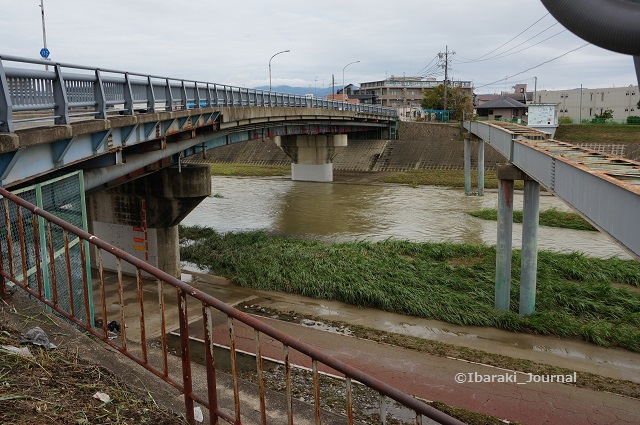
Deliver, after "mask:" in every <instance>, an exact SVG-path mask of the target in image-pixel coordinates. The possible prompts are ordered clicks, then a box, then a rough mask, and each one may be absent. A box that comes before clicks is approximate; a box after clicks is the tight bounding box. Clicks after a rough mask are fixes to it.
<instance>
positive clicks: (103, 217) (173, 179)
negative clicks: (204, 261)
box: [87, 165, 211, 277]
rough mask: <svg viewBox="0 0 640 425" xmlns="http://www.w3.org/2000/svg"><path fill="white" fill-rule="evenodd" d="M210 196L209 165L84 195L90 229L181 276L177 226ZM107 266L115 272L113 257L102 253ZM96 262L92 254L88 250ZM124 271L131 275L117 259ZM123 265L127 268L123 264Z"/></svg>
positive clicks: (167, 170)
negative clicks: (85, 196)
mask: <svg viewBox="0 0 640 425" xmlns="http://www.w3.org/2000/svg"><path fill="white" fill-rule="evenodd" d="M210 194H211V174H210V171H209V167H208V166H193V165H189V166H182V167H181V169H180V170H179V169H178V167H170V168H165V169H162V170H160V171H158V172H156V173H153V174H150V175H147V176H144V177H141V178H139V179H136V180H132V181H129V182H126V183H123V184H121V185H119V186H115V187H113V188H111V189H107V190H103V191H99V192H94V193H91V194H89V196H88V197H87V210H88V211H87V212H88V217H89V231H90V233H92V234H94V235H96V236H97V237H98V238H100V239H102V240H104V241H105V242H108V243H110V244H112V245H115V246H117V247H118V248H120V249H122V250H124V251H126V252H128V253H130V254H132V255H133V256H135V257H137V258H140V259H141V260H144V261H146V262H148V263H149V264H151V265H153V266H155V267H157V268H159V269H161V270H163V271H165V272H167V273H169V274H170V275H173V276H176V277H180V252H179V243H178V224H179V223H180V221H182V219H183V218H184V217H185V216H186V215H187V214H188V213H190V212H191V210H193V209H194V208H195V207H196V206H197V205H198V204H199V203H200V202H201V201H202V200H203V199H204V198H206V197H207V196H209V195H210ZM102 256H103V264H104V268H105V269H106V270H114V271H115V270H116V267H117V265H116V259H115V257H113V256H112V255H110V254H108V253H104V252H103V253H102ZM91 257H92V263H93V265H94V266H95V264H96V263H95V258H96V256H95V252H92V255H91ZM122 266H123V272H124V273H128V274H134V273H135V272H136V270H135V268H133V266H130V265H129V264H128V263H124V262H123V263H122ZM127 267H128V268H127Z"/></svg>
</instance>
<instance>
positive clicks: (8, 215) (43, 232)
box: [0, 171, 93, 320]
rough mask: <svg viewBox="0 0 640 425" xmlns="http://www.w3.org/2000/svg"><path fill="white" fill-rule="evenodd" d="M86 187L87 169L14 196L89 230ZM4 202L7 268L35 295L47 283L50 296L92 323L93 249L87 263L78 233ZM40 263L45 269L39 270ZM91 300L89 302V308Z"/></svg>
mask: <svg viewBox="0 0 640 425" xmlns="http://www.w3.org/2000/svg"><path fill="white" fill-rule="evenodd" d="M83 183H84V182H83V177H82V171H77V172H74V173H71V174H68V175H65V176H62V177H59V178H56V179H53V180H49V181H47V182H44V183H38V184H36V185H34V186H30V187H27V188H24V189H19V190H16V191H15V192H13V193H14V194H16V195H18V196H20V197H21V198H23V199H24V200H26V201H28V202H30V203H32V204H34V205H37V206H38V207H39V208H42V209H43V210H45V211H48V212H49V213H51V214H53V215H55V216H57V217H59V218H61V219H62V220H64V221H66V222H68V223H70V224H73V225H74V226H76V227H79V228H81V229H83V230H85V231H86V230H87V217H86V209H85V199H84V184H83ZM3 201H4V202H1V203H0V214H1V215H0V249H2V252H3V255H2V262H3V267H4V269H5V270H6V271H8V272H9V273H10V274H11V275H13V276H16V278H17V279H18V280H20V281H21V282H25V283H28V285H29V287H30V288H32V289H33V290H35V291H38V290H39V287H40V286H39V285H42V292H43V294H44V296H45V297H46V298H47V299H48V300H51V301H52V302H54V303H56V304H57V305H58V306H59V307H60V308H62V309H63V310H64V311H66V312H68V313H72V312H73V313H74V314H75V316H76V317H78V318H80V319H81V320H91V318H92V317H93V302H92V294H91V269H90V265H89V257H88V252H89V251H88V248H87V249H86V250H85V253H87V255H86V257H85V261H84V263H83V261H82V258H81V254H80V243H81V242H80V239H79V238H78V237H77V236H76V235H74V234H72V233H66V232H64V231H63V229H61V228H59V227H58V226H55V225H49V224H48V223H47V222H46V221H45V220H44V219H42V218H41V217H38V216H35V217H34V215H33V214H32V213H31V212H30V211H28V210H26V209H24V208H18V207H17V206H16V205H15V204H13V203H9V202H6V199H4V200H3ZM65 239H66V243H65ZM84 243H85V244H86V242H84ZM38 261H39V262H40V268H38V267H36V263H37V262H38ZM85 270H86V282H87V294H86V295H87V296H86V297H85V289H84V280H83V271H85ZM40 282H41V283H40ZM85 300H88V304H89V305H88V307H89V308H88V309H87V305H86V304H87V303H86V302H85ZM87 311H89V315H90V316H89V318H87V317H86V312H87Z"/></svg>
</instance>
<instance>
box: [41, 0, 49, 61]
mask: <svg viewBox="0 0 640 425" xmlns="http://www.w3.org/2000/svg"><path fill="white" fill-rule="evenodd" d="M40 10H41V13H42V43H43V44H44V47H43V49H42V51H41V53H40V55H41V56H42V57H43V59H45V60H48V58H49V50H48V49H47V30H46V28H45V25H44V0H40ZM44 69H45V70H47V71H48V70H49V65H45V66H44Z"/></svg>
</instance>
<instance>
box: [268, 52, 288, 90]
mask: <svg viewBox="0 0 640 425" xmlns="http://www.w3.org/2000/svg"><path fill="white" fill-rule="evenodd" d="M290 51H291V50H283V51H281V52H278V53H276V54H275V55H273V56H271V59H273V58H275V57H276V56H278V55H279V54H280V53H289V52H290ZM271 59H269V91H271Z"/></svg>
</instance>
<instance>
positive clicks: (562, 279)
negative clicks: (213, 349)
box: [180, 227, 640, 352]
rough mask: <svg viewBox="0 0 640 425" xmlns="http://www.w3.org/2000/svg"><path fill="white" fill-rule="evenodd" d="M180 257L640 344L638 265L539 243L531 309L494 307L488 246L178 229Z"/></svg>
mask: <svg viewBox="0 0 640 425" xmlns="http://www.w3.org/2000/svg"><path fill="white" fill-rule="evenodd" d="M180 234H181V238H182V242H183V246H182V249H181V256H182V259H183V260H185V261H189V262H192V263H194V264H197V265H198V266H200V267H203V268H208V269H209V270H210V271H211V272H213V273H215V274H219V275H222V276H226V277H228V278H231V279H232V280H233V281H234V282H235V283H237V284H239V285H242V286H246V287H251V288H255V289H263V290H271V291H283V292H290V293H297V294H301V295H306V296H310V297H314V298H321V299H332V300H338V301H342V302H346V303H349V304H353V305H357V306H362V307H373V308H380V309H383V310H386V311H391V312H396V313H400V314H408V315H412V316H418V317H424V318H429V319H436V320H442V321H446V322H449V323H453V324H458V325H468V326H491V327H496V328H501V329H506V330H509V331H514V332H527V333H535V334H545V335H558V336H560V337H568V338H581V339H584V340H586V341H590V342H593V343H595V344H598V345H602V346H607V347H610V346H615V347H623V348H626V349H628V350H632V351H637V352H640V294H639V293H638V292H637V291H636V290H635V288H628V286H639V285H640V264H638V263H637V262H635V261H628V260H620V259H607V260H603V259H596V258H589V257H586V256H583V255H581V254H577V253H574V254H556V253H551V252H545V251H542V252H540V253H539V258H538V287H537V303H536V313H535V314H533V315H530V316H526V317H521V316H519V315H518V314H517V311H518V300H519V292H518V285H517V282H518V281H519V278H520V253H519V251H515V252H514V256H513V265H512V267H513V269H512V279H513V282H514V285H513V286H512V293H511V311H509V312H504V313H503V312H498V311H496V310H495V309H494V306H493V303H494V279H495V248H494V247H487V246H476V245H467V244H450V243H413V242H407V241H395V240H388V241H384V242H376V243H374V242H365V241H362V242H354V243H335V244H325V243H322V242H319V241H309V240H299V239H293V238H285V237H276V236H270V235H268V234H266V233H262V232H251V233H228V234H224V235H222V234H218V233H216V232H215V231H213V230H211V229H207V228H201V227H183V228H181V229H180Z"/></svg>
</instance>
